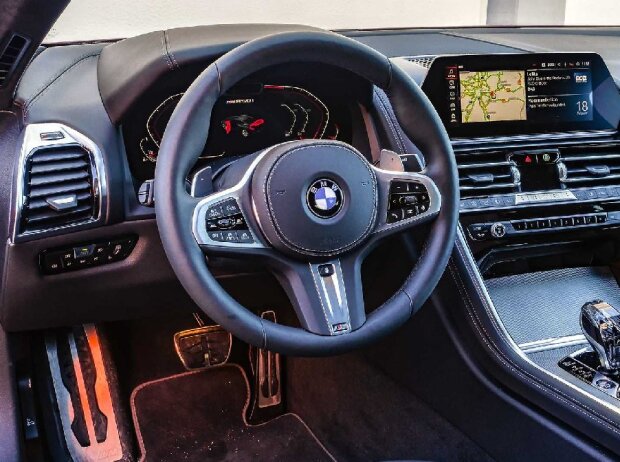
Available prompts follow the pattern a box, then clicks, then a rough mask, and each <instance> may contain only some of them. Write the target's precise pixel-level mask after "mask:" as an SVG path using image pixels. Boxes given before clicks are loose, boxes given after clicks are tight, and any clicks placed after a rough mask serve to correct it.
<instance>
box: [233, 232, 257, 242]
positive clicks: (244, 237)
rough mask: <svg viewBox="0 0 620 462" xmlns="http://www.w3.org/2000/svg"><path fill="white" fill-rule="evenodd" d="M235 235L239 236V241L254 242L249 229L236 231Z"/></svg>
mask: <svg viewBox="0 0 620 462" xmlns="http://www.w3.org/2000/svg"><path fill="white" fill-rule="evenodd" d="M237 236H238V237H239V242H241V243H244V244H245V243H249V242H254V238H253V237H252V234H251V233H250V232H249V231H237Z"/></svg>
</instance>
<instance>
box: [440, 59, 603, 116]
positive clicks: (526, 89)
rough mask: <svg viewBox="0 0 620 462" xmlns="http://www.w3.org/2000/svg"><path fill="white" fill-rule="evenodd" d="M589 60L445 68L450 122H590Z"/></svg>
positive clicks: (590, 84) (591, 108)
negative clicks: (510, 66) (514, 66)
mask: <svg viewBox="0 0 620 462" xmlns="http://www.w3.org/2000/svg"><path fill="white" fill-rule="evenodd" d="M589 64H590V63H589V62H587V61H586V62H574V63H539V64H538V65H537V66H536V67H534V68H530V69H523V70H515V69H511V70H485V71H481V70H467V69H463V68H462V66H450V67H448V68H447V69H446V78H447V81H448V101H449V117H450V122H451V123H456V124H461V123H462V124H468V123H488V122H500V121H529V122H545V123H548V122H579V121H591V120H592V117H593V112H594V111H593V107H592V73H591V70H590V68H589Z"/></svg>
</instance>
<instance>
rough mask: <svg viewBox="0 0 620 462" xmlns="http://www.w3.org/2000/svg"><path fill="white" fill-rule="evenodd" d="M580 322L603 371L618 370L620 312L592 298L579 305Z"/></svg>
mask: <svg viewBox="0 0 620 462" xmlns="http://www.w3.org/2000/svg"><path fill="white" fill-rule="evenodd" d="M580 323H581V330H583V334H584V335H585V337H586V339H587V340H588V342H590V345H592V348H593V349H594V351H595V352H596V354H597V356H598V359H599V361H600V363H601V366H602V368H603V369H604V370H605V372H608V373H614V374H615V373H618V372H620V312H619V311H618V310H617V309H616V308H614V307H613V306H611V305H610V304H609V303H607V302H604V301H602V300H594V301H592V302H589V303H586V304H585V305H583V306H582V307H581V317H580Z"/></svg>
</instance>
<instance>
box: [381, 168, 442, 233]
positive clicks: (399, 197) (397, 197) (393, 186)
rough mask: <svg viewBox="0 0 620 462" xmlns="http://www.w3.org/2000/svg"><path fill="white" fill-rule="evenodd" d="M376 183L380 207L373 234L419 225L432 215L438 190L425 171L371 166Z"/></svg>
mask: <svg viewBox="0 0 620 462" xmlns="http://www.w3.org/2000/svg"><path fill="white" fill-rule="evenodd" d="M374 170H375V173H376V176H377V181H378V185H379V207H378V216H377V223H376V227H375V230H374V233H373V234H374V237H375V238H377V237H383V236H387V235H390V234H393V233H396V232H401V231H403V230H405V229H407V228H412V227H414V226H419V225H421V224H423V223H427V222H428V221H430V220H432V219H433V218H435V217H436V216H437V215H438V214H439V211H440V209H441V194H440V192H439V189H438V188H437V185H436V184H435V182H434V181H433V180H432V179H431V178H430V177H429V176H427V175H424V174H422V173H413V172H393V171H389V170H382V169H379V168H376V167H375V168H374Z"/></svg>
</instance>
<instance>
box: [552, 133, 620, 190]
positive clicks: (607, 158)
mask: <svg viewBox="0 0 620 462" xmlns="http://www.w3.org/2000/svg"><path fill="white" fill-rule="evenodd" d="M560 160H561V162H562V163H563V164H564V166H565V171H564V173H563V175H562V178H561V181H562V183H563V184H564V185H565V187H566V188H567V189H575V188H585V187H593V186H608V185H619V184H620V145H618V144H615V143H612V144H605V145H582V146H576V147H565V148H562V149H560Z"/></svg>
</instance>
